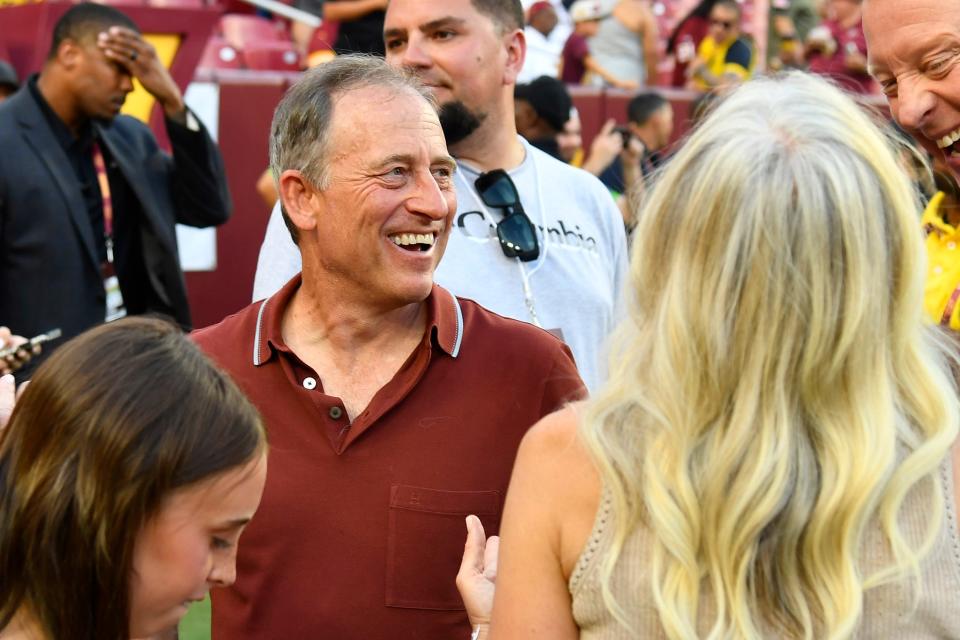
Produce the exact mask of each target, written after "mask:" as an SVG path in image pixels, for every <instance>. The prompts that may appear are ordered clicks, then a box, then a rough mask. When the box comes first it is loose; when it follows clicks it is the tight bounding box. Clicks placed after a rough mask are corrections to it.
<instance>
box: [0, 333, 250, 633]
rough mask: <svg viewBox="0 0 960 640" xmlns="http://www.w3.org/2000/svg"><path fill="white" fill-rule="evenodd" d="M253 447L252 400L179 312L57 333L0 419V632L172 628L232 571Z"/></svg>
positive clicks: (246, 513) (245, 516) (246, 511)
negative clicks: (53, 348)
mask: <svg viewBox="0 0 960 640" xmlns="http://www.w3.org/2000/svg"><path fill="white" fill-rule="evenodd" d="M118 381H120V383H119V384H118ZM6 383H7V386H5V387H4V390H5V392H6V393H7V394H8V396H9V394H10V393H11V392H12V389H11V388H10V385H9V378H7V379H6ZM4 401H5V402H6V401H9V397H7V398H5V399H4ZM0 427H2V425H0ZM265 454H266V436H265V433H264V430H263V426H262V425H261V423H260V418H259V416H258V415H257V413H256V411H255V410H254V409H253V407H252V406H251V405H250V403H249V402H248V401H247V400H246V398H245V397H244V396H243V395H242V394H241V393H240V391H239V390H238V389H237V388H236V386H234V384H233V382H231V381H230V380H229V379H228V378H227V376H226V375H225V374H224V373H222V372H220V371H219V370H218V369H217V368H215V367H214V366H213V365H212V364H211V363H210V362H209V361H208V360H207V358H206V357H205V356H203V355H202V354H201V353H200V351H199V349H198V348H197V347H195V346H194V345H193V344H192V343H191V342H190V341H189V340H188V339H187V338H186V337H184V336H183V335H182V334H181V333H180V330H179V329H178V328H176V327H174V326H172V325H170V324H167V323H165V322H162V321H159V320H152V319H140V318H127V319H124V320H120V321H118V322H116V323H113V324H109V325H104V326H100V327H97V328H96V329H92V330H90V331H88V332H86V333H84V334H82V335H81V336H79V337H76V338H75V339H73V340H71V341H70V342H68V343H66V344H65V345H64V346H62V347H61V348H60V349H58V350H57V352H56V353H54V354H53V356H52V357H51V358H50V359H49V360H47V362H46V363H45V364H44V365H43V366H41V367H40V368H39V369H38V371H37V373H36V375H35V376H34V378H33V380H32V381H31V383H30V384H29V385H28V386H27V388H26V390H25V391H24V392H23V394H22V396H21V397H20V399H19V401H18V402H17V404H16V407H15V408H14V410H13V415H12V416H11V418H10V421H9V424H8V425H7V427H6V429H5V430H3V431H0V523H2V524H0V637H3V638H10V639H11V640H21V639H22V640H59V639H61V638H71V639H76V640H127V639H128V638H131V637H132V638H145V637H148V636H154V635H158V634H161V633H163V634H165V633H166V632H169V631H171V630H172V629H174V628H175V627H176V624H177V622H178V621H179V619H180V618H181V617H182V616H183V615H184V613H185V612H186V610H187V604H188V603H189V602H190V601H194V600H199V599H202V598H203V597H204V595H205V594H206V592H207V591H208V590H209V589H210V588H211V587H221V586H226V585H229V584H231V583H232V582H233V580H234V578H235V575H236V548H237V543H238V540H239V538H240V534H241V533H242V531H243V529H244V526H245V525H246V522H247V521H249V519H250V518H252V517H253V514H254V512H255V511H256V509H257V506H258V504H259V502H260V495H261V493H262V491H263V486H264V480H265V478H266V455H265Z"/></svg>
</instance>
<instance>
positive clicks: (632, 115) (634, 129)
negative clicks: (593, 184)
mask: <svg viewBox="0 0 960 640" xmlns="http://www.w3.org/2000/svg"><path fill="white" fill-rule="evenodd" d="M621 132H622V134H623V135H625V136H626V138H625V140H629V139H630V138H634V139H636V140H637V141H638V142H639V144H640V147H641V148H640V152H639V153H638V154H636V158H635V160H634V164H635V165H636V167H635V169H636V172H634V175H637V174H639V176H640V177H641V178H644V179H646V178H647V177H649V176H650V175H651V174H652V173H653V172H654V170H656V168H657V167H658V166H660V163H661V160H662V158H661V155H660V154H661V153H662V152H663V150H664V149H666V147H667V145H668V144H669V143H670V138H671V137H672V136H673V106H672V105H671V104H670V102H669V101H668V100H667V99H666V98H664V97H663V96H662V95H661V94H659V93H657V92H655V91H648V92H645V93H641V94H638V95H636V96H634V97H633V98H631V99H630V102H628V103H627V123H626V125H625V126H624V127H623V128H622V129H621ZM624 169H625V166H624V159H623V158H622V157H617V158H616V159H615V160H614V161H613V162H612V163H611V164H610V165H609V166H608V167H606V169H604V171H603V172H602V173H601V174H600V176H599V178H600V182H602V183H603V184H605V185H607V188H609V189H610V190H611V191H614V192H617V193H624V192H626V189H627V188H628V187H629V186H630V185H631V183H630V182H628V181H626V180H625V179H624Z"/></svg>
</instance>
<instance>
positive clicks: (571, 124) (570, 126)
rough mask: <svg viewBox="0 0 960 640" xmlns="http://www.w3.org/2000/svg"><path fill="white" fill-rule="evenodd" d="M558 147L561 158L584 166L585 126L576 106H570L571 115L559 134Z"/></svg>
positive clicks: (574, 164)
mask: <svg viewBox="0 0 960 640" xmlns="http://www.w3.org/2000/svg"><path fill="white" fill-rule="evenodd" d="M557 147H558V148H559V149H560V159H561V160H563V161H564V162H566V163H567V164H572V165H573V166H575V167H580V166H583V126H582V125H581V123H580V112H579V111H577V108H576V107H570V117H569V118H567V121H566V122H565V123H564V124H563V129H562V130H561V131H560V133H558V134H557Z"/></svg>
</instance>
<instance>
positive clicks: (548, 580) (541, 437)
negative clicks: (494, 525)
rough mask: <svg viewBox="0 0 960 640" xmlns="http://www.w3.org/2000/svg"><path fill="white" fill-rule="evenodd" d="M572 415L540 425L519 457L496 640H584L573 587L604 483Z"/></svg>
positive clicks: (501, 568) (504, 542) (504, 532)
mask: <svg viewBox="0 0 960 640" xmlns="http://www.w3.org/2000/svg"><path fill="white" fill-rule="evenodd" d="M577 424H578V416H577V414H576V413H575V410H574V409H570V408H568V409H565V410H563V411H560V412H557V413H555V414H552V415H550V416H547V417H546V418H544V419H543V420H541V421H540V422H538V423H537V424H536V425H535V426H534V427H533V428H532V429H531V430H530V431H529V432H528V433H527V435H526V436H525V437H524V439H523V442H522V443H521V445H520V450H519V452H518V454H517V461H516V463H515V465H514V469H513V476H512V478H511V480H510V489H509V491H508V492H507V500H506V506H505V507H504V513H503V523H502V525H501V528H500V557H499V561H498V567H497V573H498V575H497V581H496V585H497V587H496V589H497V590H496V596H495V598H494V604H493V619H492V624H491V627H490V634H489V638H490V639H491V640H510V639H513V638H516V639H518V640H519V639H524V640H527V639H536V638H549V639H550V640H567V639H568V640H576V639H577V638H578V637H579V635H580V631H579V629H578V628H577V625H576V623H575V622H574V620H573V613H572V612H571V600H570V593H569V592H568V590H567V581H568V580H569V577H570V574H571V572H572V571H573V567H574V566H575V564H576V561H577V558H578V557H579V556H580V552H581V551H582V549H583V546H584V545H585V544H586V540H587V538H588V537H589V535H590V531H591V529H592V527H593V520H594V517H595V515H596V510H597V506H598V504H599V501H600V481H599V477H598V476H597V473H596V471H595V470H594V467H593V464H592V461H591V460H590V457H589V455H588V453H587V452H586V450H585V449H584V448H583V446H582V445H581V444H580V442H579V439H578V437H577Z"/></svg>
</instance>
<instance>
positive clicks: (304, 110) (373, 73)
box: [270, 54, 436, 243]
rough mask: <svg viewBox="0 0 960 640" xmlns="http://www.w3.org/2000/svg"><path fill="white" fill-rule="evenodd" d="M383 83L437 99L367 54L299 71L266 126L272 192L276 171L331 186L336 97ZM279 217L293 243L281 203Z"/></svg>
mask: <svg viewBox="0 0 960 640" xmlns="http://www.w3.org/2000/svg"><path fill="white" fill-rule="evenodd" d="M367 87H382V88H385V89H389V90H391V91H392V92H394V93H396V94H403V93H408V94H413V95H417V96H420V97H422V98H424V99H425V100H426V101H427V102H428V103H429V104H430V105H431V106H432V107H434V108H436V100H435V99H434V97H433V96H432V94H430V92H429V91H428V90H427V89H426V88H425V87H424V86H423V85H422V84H421V83H420V81H419V80H417V79H416V78H415V77H414V76H412V75H410V74H408V73H406V72H404V71H402V70H399V69H395V68H393V67H391V66H389V65H388V64H387V63H386V62H385V61H384V60H383V59H382V58H379V57H376V56H370V55H357V54H353V55H345V56H338V57H336V58H334V59H333V60H330V61H329V62H325V63H323V64H321V65H319V66H317V67H314V68H313V69H310V70H308V71H307V72H306V73H304V75H303V77H302V78H301V79H300V80H299V81H298V82H297V83H296V84H294V85H293V86H292V87H290V89H288V90H287V92H286V93H285V94H284V96H283V98H282V99H281V100H280V104H279V105H277V110H276V111H275V112H274V114H273V124H272V125H271V126H270V171H271V172H272V173H273V180H274V184H276V185H277V190H278V191H279V187H280V182H279V181H280V174H282V173H283V172H284V171H287V170H289V169H294V170H297V171H300V172H301V173H302V174H303V175H304V177H305V178H306V179H307V180H309V181H310V182H311V183H312V184H313V185H314V186H315V187H317V188H318V189H320V190H323V189H326V188H327V187H329V186H330V174H329V164H328V162H329V156H330V149H328V146H329V142H330V141H329V138H330V124H331V122H332V120H333V112H334V104H335V102H336V99H337V98H338V97H340V96H342V95H344V94H345V93H349V92H350V91H356V90H358V89H364V88H367ZM280 211H281V213H282V214H283V221H284V223H285V224H286V225H287V229H288V230H289V231H290V235H291V237H292V238H293V241H294V242H295V243H298V240H299V238H298V230H297V228H296V227H295V226H294V225H293V223H291V221H290V218H289V217H288V216H287V212H286V210H285V209H284V208H283V203H282V202H281V205H280Z"/></svg>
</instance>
